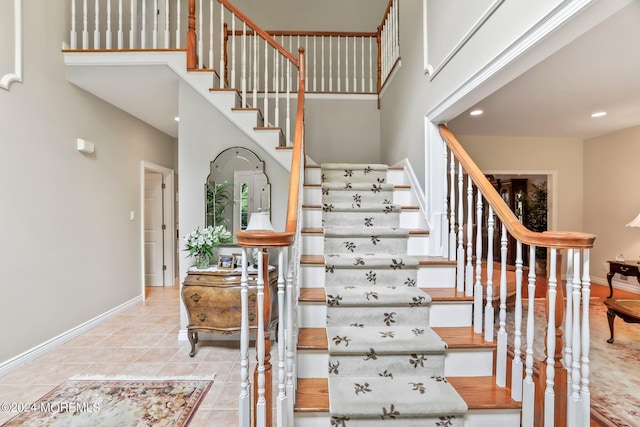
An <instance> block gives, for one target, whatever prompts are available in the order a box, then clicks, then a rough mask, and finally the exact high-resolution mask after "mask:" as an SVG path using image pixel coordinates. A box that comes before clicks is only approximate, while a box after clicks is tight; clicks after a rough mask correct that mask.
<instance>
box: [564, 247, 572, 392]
mask: <svg viewBox="0 0 640 427" xmlns="http://www.w3.org/2000/svg"><path fill="white" fill-rule="evenodd" d="M573 251H574V250H573V249H568V250H567V273H566V277H567V283H566V287H565V295H566V296H567V299H566V301H567V303H566V304H567V306H566V310H565V324H564V366H566V367H567V384H568V387H567V399H569V398H570V397H571V383H572V380H571V373H572V372H571V365H572V364H573V339H572V336H573V299H572V297H571V295H572V293H573V281H572V278H573Z"/></svg>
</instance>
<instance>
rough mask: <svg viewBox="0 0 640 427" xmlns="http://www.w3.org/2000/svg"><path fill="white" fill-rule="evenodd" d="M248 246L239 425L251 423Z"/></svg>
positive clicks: (243, 288)
mask: <svg viewBox="0 0 640 427" xmlns="http://www.w3.org/2000/svg"><path fill="white" fill-rule="evenodd" d="M247 268H248V266H247V248H244V247H243V248H242V274H241V276H240V304H241V307H242V318H241V321H240V396H239V398H238V425H239V426H240V427H249V426H250V425H251V383H250V382H249V276H248V274H247Z"/></svg>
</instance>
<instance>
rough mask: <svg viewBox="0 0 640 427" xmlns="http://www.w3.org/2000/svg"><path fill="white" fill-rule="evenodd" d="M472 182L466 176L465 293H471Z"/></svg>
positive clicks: (468, 294) (469, 294)
mask: <svg viewBox="0 0 640 427" xmlns="http://www.w3.org/2000/svg"><path fill="white" fill-rule="evenodd" d="M472 212H473V184H472V182H471V177H470V176H469V177H468V178H467V269H466V272H465V277H464V291H465V295H467V296H471V295H473V264H472V263H473V214H472Z"/></svg>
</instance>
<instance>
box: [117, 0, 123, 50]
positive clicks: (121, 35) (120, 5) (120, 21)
mask: <svg viewBox="0 0 640 427" xmlns="http://www.w3.org/2000/svg"><path fill="white" fill-rule="evenodd" d="M123 46H124V34H123V32H122V0H118V49H122V47H123Z"/></svg>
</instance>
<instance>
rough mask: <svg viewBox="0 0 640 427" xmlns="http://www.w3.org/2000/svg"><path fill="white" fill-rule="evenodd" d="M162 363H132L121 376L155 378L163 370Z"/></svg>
mask: <svg viewBox="0 0 640 427" xmlns="http://www.w3.org/2000/svg"><path fill="white" fill-rule="evenodd" d="M162 366H163V365H162V363H132V364H130V365H129V366H127V367H126V368H124V369H123V370H122V372H120V374H119V375H131V376H154V375H158V373H159V372H160V370H161V369H162Z"/></svg>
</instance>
